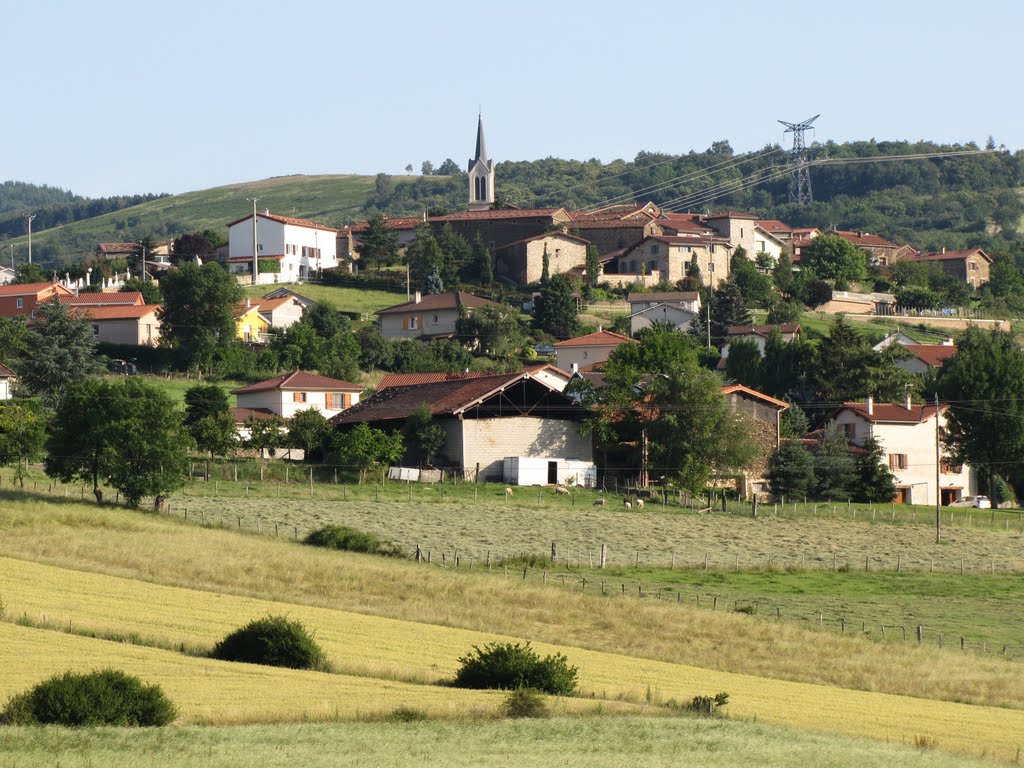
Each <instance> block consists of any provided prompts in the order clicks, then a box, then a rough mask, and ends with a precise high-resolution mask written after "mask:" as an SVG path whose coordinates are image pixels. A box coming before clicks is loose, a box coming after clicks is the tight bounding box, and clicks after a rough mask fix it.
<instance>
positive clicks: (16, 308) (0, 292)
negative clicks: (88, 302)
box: [0, 283, 73, 317]
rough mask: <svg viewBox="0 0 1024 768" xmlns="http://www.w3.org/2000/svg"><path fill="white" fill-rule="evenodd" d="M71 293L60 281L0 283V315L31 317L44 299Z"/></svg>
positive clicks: (47, 299) (58, 297)
mask: <svg viewBox="0 0 1024 768" xmlns="http://www.w3.org/2000/svg"><path fill="white" fill-rule="evenodd" d="M72 295H73V293H72V292H71V291H70V290H68V289H67V288H65V287H64V286H63V285H61V284H60V283H21V284H17V283H11V284H9V285H0V317H32V316H33V315H34V314H35V311H36V308H37V307H38V306H39V305H40V304H41V303H42V302H44V301H49V300H50V299H52V298H54V297H57V299H58V300H59V299H60V297H61V296H72Z"/></svg>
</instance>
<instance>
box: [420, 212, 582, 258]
mask: <svg viewBox="0 0 1024 768" xmlns="http://www.w3.org/2000/svg"><path fill="white" fill-rule="evenodd" d="M569 221H570V219H569V214H568V213H566V211H565V209H564V208H501V209H499V210H483V211H481V210H475V211H460V212H458V213H450V214H447V215H445V216H431V217H430V218H429V219H427V222H428V223H429V224H430V229H431V231H432V232H433V233H434V235H435V236H437V235H439V234H440V233H441V230H442V229H443V228H444V225H445V224H450V225H451V227H452V230H454V231H455V232H456V233H457V234H459V235H462V237H463V238H465V240H466V242H468V243H470V244H472V243H473V241H474V240H475V239H476V237H477V235H478V234H479V235H480V239H481V240H483V241H484V243H486V245H487V247H488V248H489V249H490V250H491V251H492V252H493V251H494V250H495V249H497V248H500V247H501V246H503V245H507V244H508V243H514V242H517V241H519V240H525V239H526V238H529V237H534V236H535V235H543V234H545V233H547V232H550V231H552V230H554V229H557V228H559V227H564V226H569V224H568V222H569Z"/></svg>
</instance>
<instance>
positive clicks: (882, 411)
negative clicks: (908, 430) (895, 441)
mask: <svg viewBox="0 0 1024 768" xmlns="http://www.w3.org/2000/svg"><path fill="white" fill-rule="evenodd" d="M947 407H948V406H946V405H940V406H939V412H940V413H942V412H943V411H945V410H946V408H947ZM840 410H847V411H853V412H854V413H855V414H857V415H858V416H860V417H861V418H863V419H866V420H867V421H887V422H895V423H899V424H921V423H923V422H925V421H928V420H929V419H931V418H932V417H934V416H935V406H934V405H915V404H914V403H911V404H910V408H909V410H908V409H907V408H906V407H905V406H904V405H902V404H900V403H875V404H874V405H873V406H872V408H871V410H872V413H871V414H868V406H867V403H843V407H842V408H841V409H840Z"/></svg>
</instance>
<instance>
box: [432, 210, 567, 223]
mask: <svg viewBox="0 0 1024 768" xmlns="http://www.w3.org/2000/svg"><path fill="white" fill-rule="evenodd" d="M556 213H561V214H563V215H565V216H568V215H569V214H567V213H566V212H565V209H564V208H502V209H501V210H497V211H459V212H458V213H449V214H448V215H446V216H431V217H430V220H431V221H466V220H477V219H479V220H483V221H486V220H488V219H495V220H498V219H539V218H551V217H553V216H554V215H555V214H556Z"/></svg>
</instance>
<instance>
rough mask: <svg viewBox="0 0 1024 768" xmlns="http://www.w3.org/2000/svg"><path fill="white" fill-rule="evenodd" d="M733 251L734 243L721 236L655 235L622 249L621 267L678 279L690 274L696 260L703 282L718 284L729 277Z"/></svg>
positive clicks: (632, 272) (656, 278) (630, 271)
mask: <svg viewBox="0 0 1024 768" xmlns="http://www.w3.org/2000/svg"><path fill="white" fill-rule="evenodd" d="M732 251H733V246H732V244H731V243H730V242H729V241H728V240H727V239H726V238H724V237H720V236H709V235H676V236H669V235H651V236H649V237H645V238H644V239H643V240H641V241H640V242H638V243H637V244H636V245H634V246H632V247H630V248H627V249H626V250H625V251H623V252H622V255H621V256H619V258H618V264H617V271H618V273H619V274H620V275H650V276H651V278H652V279H653V280H654V282H657V281H659V280H667V281H668V282H670V283H676V282H678V281H680V280H682V279H683V278H684V277H686V272H687V270H688V269H689V267H690V264H692V263H696V265H697V267H698V269H700V277H701V282H702V283H703V284H704V285H706V286H708V287H711V288H716V287H718V284H719V283H721V282H723V281H725V280H727V279H728V278H729V263H730V259H731V258H732Z"/></svg>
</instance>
